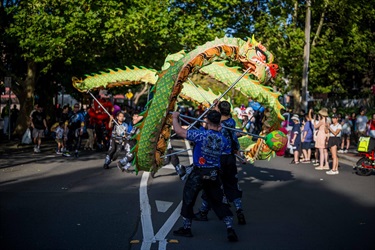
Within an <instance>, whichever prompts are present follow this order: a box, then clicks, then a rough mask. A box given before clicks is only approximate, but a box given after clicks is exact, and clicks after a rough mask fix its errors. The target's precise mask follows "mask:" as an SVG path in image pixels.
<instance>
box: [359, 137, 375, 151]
mask: <svg viewBox="0 0 375 250" xmlns="http://www.w3.org/2000/svg"><path fill="white" fill-rule="evenodd" d="M373 149H375V139H374V138H372V137H369V136H361V137H360V138H359V142H358V149H357V151H358V152H370V151H371V150H373Z"/></svg>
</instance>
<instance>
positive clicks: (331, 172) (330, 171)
mask: <svg viewBox="0 0 375 250" xmlns="http://www.w3.org/2000/svg"><path fill="white" fill-rule="evenodd" d="M326 174H328V175H335V174H339V171H338V170H337V171H332V170H329V171H327V172H326Z"/></svg>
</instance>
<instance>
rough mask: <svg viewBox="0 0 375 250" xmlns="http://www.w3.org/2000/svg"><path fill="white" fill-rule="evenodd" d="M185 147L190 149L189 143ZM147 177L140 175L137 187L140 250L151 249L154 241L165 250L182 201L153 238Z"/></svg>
mask: <svg viewBox="0 0 375 250" xmlns="http://www.w3.org/2000/svg"><path fill="white" fill-rule="evenodd" d="M185 146H186V148H187V149H188V148H190V143H189V141H187V140H185ZM188 154H189V162H190V164H192V163H193V157H192V152H191V150H190V151H188ZM149 177H150V172H146V171H144V172H143V174H142V179H141V183H140V187H139V202H140V208H141V223H142V233H143V240H142V246H141V250H149V249H151V244H152V243H155V242H156V241H158V242H159V250H165V249H166V248H167V240H166V239H165V237H166V236H167V234H168V233H169V232H170V231H171V229H172V227H173V226H174V224H176V221H177V220H178V218H179V217H180V211H181V207H182V201H180V203H179V204H178V206H177V207H176V209H175V210H174V211H173V213H172V214H171V215H170V216H169V218H168V219H167V220H166V222H165V223H164V225H163V226H162V227H161V228H160V229H159V231H158V232H157V234H156V235H155V236H154V229H153V225H152V219H151V206H150V201H149V198H148V194H147V183H148V179H149Z"/></svg>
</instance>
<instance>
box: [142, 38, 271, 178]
mask: <svg viewBox="0 0 375 250" xmlns="http://www.w3.org/2000/svg"><path fill="white" fill-rule="evenodd" d="M259 51H261V52H262V53H261V55H259V54H258V53H259ZM216 60H221V61H222V60H235V61H239V62H241V63H243V65H244V66H245V67H246V68H249V67H250V68H251V70H250V74H251V75H253V77H255V78H257V79H258V80H259V81H262V82H265V81H268V80H269V79H270V77H271V76H272V69H271V68H270V67H271V64H270V63H272V60H273V56H272V54H270V53H269V52H268V51H267V50H266V49H265V48H264V47H263V46H261V47H260V46H258V43H256V42H255V41H254V39H253V40H252V41H251V42H250V41H249V42H245V41H243V40H241V39H238V38H223V39H216V40H214V41H212V42H208V43H206V44H205V45H203V46H200V47H198V48H197V49H195V50H193V51H192V52H190V53H188V54H187V55H186V56H185V57H182V59H180V60H179V61H177V62H176V63H175V64H174V65H171V66H170V67H169V68H168V70H166V71H164V72H163V74H160V75H159V77H160V78H159V80H158V81H157V83H156V86H155V96H154V98H153V100H152V103H151V105H150V107H149V109H148V110H147V112H146V113H145V120H144V121H143V122H142V125H141V127H142V130H141V132H140V133H139V135H138V137H137V139H138V144H137V146H136V148H135V152H136V157H135V165H136V167H137V168H138V169H139V170H150V171H157V170H158V168H159V167H160V166H161V156H162V155H163V154H164V152H165V150H166V148H167V140H168V139H169V138H170V131H171V123H172V117H171V114H170V112H171V111H173V110H174V108H175V104H176V101H177V97H178V95H179V94H180V92H181V90H182V88H183V83H184V82H185V81H186V80H187V78H188V76H189V75H190V74H191V73H193V72H195V71H197V70H199V69H200V68H202V67H203V66H205V65H208V64H210V63H212V62H214V61H216Z"/></svg>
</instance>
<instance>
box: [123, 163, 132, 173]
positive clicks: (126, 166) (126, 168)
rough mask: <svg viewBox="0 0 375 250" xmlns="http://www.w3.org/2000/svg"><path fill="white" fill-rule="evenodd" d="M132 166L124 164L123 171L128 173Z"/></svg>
mask: <svg viewBox="0 0 375 250" xmlns="http://www.w3.org/2000/svg"><path fill="white" fill-rule="evenodd" d="M131 166H132V164H131V163H130V162H128V163H126V165H125V167H124V170H125V171H126V173H130V172H131V171H130V167H131Z"/></svg>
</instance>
